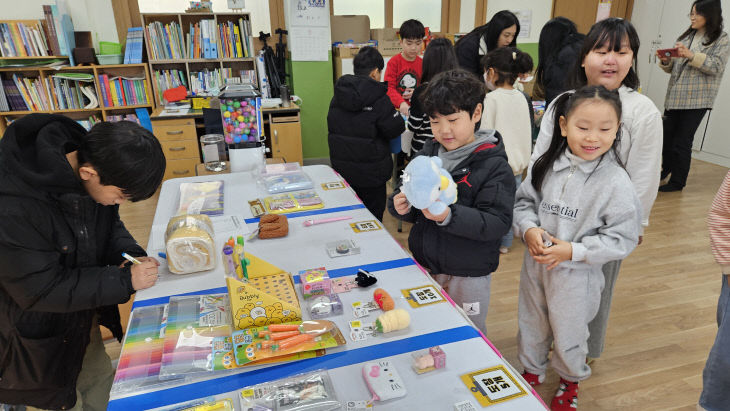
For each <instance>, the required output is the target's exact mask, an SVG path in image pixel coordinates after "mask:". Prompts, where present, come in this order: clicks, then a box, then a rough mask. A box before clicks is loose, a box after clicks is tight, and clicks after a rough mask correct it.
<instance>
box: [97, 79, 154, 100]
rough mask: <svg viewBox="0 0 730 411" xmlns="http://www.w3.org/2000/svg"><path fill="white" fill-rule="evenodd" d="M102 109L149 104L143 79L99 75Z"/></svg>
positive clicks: (145, 83)
mask: <svg viewBox="0 0 730 411" xmlns="http://www.w3.org/2000/svg"><path fill="white" fill-rule="evenodd" d="M99 86H100V87H101V96H102V98H103V99H104V107H121V106H136V105H140V104H149V100H148V99H147V93H148V90H147V82H146V81H145V79H144V77H111V78H110V77H109V76H108V75H107V74H101V75H99Z"/></svg>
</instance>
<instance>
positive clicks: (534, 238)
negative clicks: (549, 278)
mask: <svg viewBox="0 0 730 411" xmlns="http://www.w3.org/2000/svg"><path fill="white" fill-rule="evenodd" d="M543 231H545V230H543V229H542V228H539V227H532V228H531V229H529V230H527V232H525V244H527V251H529V252H530V255H531V256H533V257H537V256H541V255H542V254H543V252H544V251H545V246H544V245H543V243H542V233H543Z"/></svg>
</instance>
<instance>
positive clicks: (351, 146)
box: [327, 47, 405, 220]
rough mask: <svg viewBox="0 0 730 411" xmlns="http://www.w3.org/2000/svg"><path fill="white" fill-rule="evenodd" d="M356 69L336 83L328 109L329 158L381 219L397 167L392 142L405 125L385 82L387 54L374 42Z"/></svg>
mask: <svg viewBox="0 0 730 411" xmlns="http://www.w3.org/2000/svg"><path fill="white" fill-rule="evenodd" d="M353 65H354V69H355V75H351V74H346V75H344V76H342V77H340V79H339V80H337V83H336V84H335V95H334V97H332V101H331V102H330V109H329V113H327V128H328V130H329V148H330V161H331V163H332V167H333V168H334V169H335V171H337V172H338V173H340V175H342V177H344V178H345V180H347V182H348V183H349V184H350V186H351V187H352V188H353V189H354V190H355V193H356V194H357V195H358V197H360V199H361V200H362V202H363V203H364V204H365V206H366V207H367V208H368V210H370V212H371V213H373V215H374V216H375V217H376V218H377V219H378V220H382V219H383V213H384V212H385V198H386V192H385V184H386V182H387V181H388V179H390V176H391V173H392V172H393V160H392V158H391V153H390V145H389V142H390V140H391V139H394V138H396V137H398V136H400V134H401V133H402V132H403V131H404V130H405V121H404V120H403V118H402V117H401V116H400V114H399V113H398V112H397V111H396V110H395V109H394V108H393V104H391V102H390V99H389V98H388V96H387V95H386V91H387V87H386V85H385V84H383V83H381V82H380V76H381V73H382V71H383V67H384V65H385V64H384V62H383V56H381V55H380V53H379V52H378V50H377V49H375V48H373V47H365V48H363V49H362V50H360V52H359V53H357V55H356V56H355V59H354V60H353Z"/></svg>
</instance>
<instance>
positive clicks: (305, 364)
mask: <svg viewBox="0 0 730 411" xmlns="http://www.w3.org/2000/svg"><path fill="white" fill-rule="evenodd" d="M303 170H304V172H306V174H307V175H308V176H309V177H310V178H311V179H312V181H313V182H314V190H316V192H317V194H318V195H319V196H320V198H321V199H322V200H323V202H324V208H322V209H315V210H310V211H302V212H295V213H289V214H286V215H287V217H288V222H289V233H288V235H287V236H286V237H283V238H277V239H266V240H264V239H258V238H257V239H254V240H252V241H246V242H245V250H246V252H247V253H250V254H253V255H255V256H256V257H258V258H261V259H263V260H265V261H268V262H270V263H272V264H274V265H276V266H278V267H280V268H282V269H283V270H285V271H287V272H290V273H293V274H294V283H295V288H296V290H297V293H298V296H299V299H300V301H302V302H303V300H302V296H301V290H300V287H299V278H298V276H297V275H296V274H297V273H299V272H300V271H301V270H305V269H310V268H316V267H325V268H326V269H327V272H328V274H329V276H330V278H337V277H343V276H354V275H356V274H357V272H358V269H364V270H367V271H369V272H370V273H371V275H373V276H375V277H376V278H377V280H378V281H377V284H376V285H375V286H372V287H368V288H354V289H352V290H351V291H349V292H346V293H340V294H339V297H340V298H341V300H342V303H343V306H344V313H343V314H342V315H339V316H335V317H331V318H328V319H329V320H331V321H334V322H335V323H336V324H337V326H338V327H339V328H340V330H341V331H342V333H343V335H345V338H347V344H346V345H344V346H340V347H335V348H329V349H327V352H326V354H325V355H324V356H321V357H316V358H310V359H305V360H301V361H296V362H287V363H279V364H266V365H259V366H250V367H243V368H238V369H235V370H234V371H233V372H230V371H227V372H225V373H217V372H211V373H208V374H202V375H196V376H195V378H193V379H186V380H185V381H184V382H174V381H172V382H169V383H168V384H163V385H160V386H155V387H154V388H146V389H140V390H137V391H134V392H127V393H123V394H116V395H112V398H111V400H110V402H109V408H108V409H110V410H138V409H155V408H162V409H167V408H169V407H170V406H173V405H175V404H179V403H185V402H189V401H192V400H195V399H198V398H203V397H210V398H231V399H233V402H234V403H235V405H236V407H239V404H238V399H237V392H238V391H240V390H241V389H242V388H244V387H247V386H251V385H255V384H259V383H262V382H267V381H272V380H277V379H280V378H283V377H287V376H291V375H294V374H298V373H302V372H307V371H313V370H318V369H327V370H328V372H329V375H330V377H331V379H332V384H333V387H334V389H335V391H336V393H337V397H338V399H339V400H340V401H342V402H343V404H344V403H345V402H347V401H360V400H368V399H370V398H371V394H370V392H369V391H368V387H367V386H366V384H365V381H364V379H363V375H362V365H363V363H367V362H371V361H376V360H379V359H383V358H387V359H389V360H390V362H391V364H393V365H394V366H395V368H396V369H397V371H398V373H399V374H400V376H401V378H402V379H403V382H404V385H405V387H406V390H407V395H406V396H405V397H402V398H398V399H392V400H388V401H383V402H378V401H376V402H375V403H374V405H373V408H375V409H383V410H385V409H388V410H452V409H454V404H457V403H460V402H464V401H469V402H471V403H472V404H473V405H474V406H475V407H476V409H482V408H483V406H482V405H480V403H479V401H478V400H477V398H476V397H477V396H480V395H481V396H484V395H485V394H487V393H489V391H487V393H485V392H483V391H485V388H486V387H487V386H486V385H483V384H480V382H485V383H486V378H483V379H481V377H482V376H485V375H489V374H488V373H487V374H481V373H477V374H474V375H473V379H472V383H471V384H469V385H467V384H466V383H465V382H463V381H462V376H464V375H467V374H470V373H475V372H477V371H484V370H494V369H500V370H504V371H506V372H507V373H508V374H509V376H511V377H512V379H511V380H509V381H507V382H508V383H509V384H511V385H512V386H510V387H509V388H510V390H503V391H504V396H502V397H500V393H499V392H498V393H496V394H495V392H491V393H489V395H490V398H491V399H492V400H494V399H496V400H495V401H493V402H490V403H489V404H488V405H487V406H486V408H485V409H489V410H507V409H509V410H543V409H545V407H544V405H543V403H542V401H541V400H540V398H539V396H538V395H537V394H536V393H535V391H534V390H533V389H532V388H531V387H530V386H529V385H527V384H525V382H524V381H523V380H522V379H521V377H520V375H519V372H517V371H516V370H515V369H514V368H513V367H512V366H511V365H510V364H508V363H507V361H506V360H505V359H504V358H503V357H502V355H501V354H500V353H499V351H498V350H497V349H496V348H495V347H494V346H493V345H492V344H491V343H490V342H489V341H488V340H487V339H486V338H484V337H483V336H482V335H481V333H480V332H479V331H478V330H477V329H476V328H475V327H474V326H473V324H472V323H471V322H470V321H469V319H468V318H467V317H466V316H465V315H464V313H463V311H461V309H459V308H457V307H456V306H455V305H454V304H453V302H452V301H451V300H450V299H449V298H448V296H447V295H445V294H444V297H445V298H444V302H442V303H437V304H430V305H425V306H421V307H418V308H413V307H412V306H411V305H410V304H409V302H408V301H406V298H405V297H404V296H403V294H402V292H401V290H405V289H412V288H416V287H421V286H427V285H431V286H434V287H436V288H437V289H438V290H441V289H440V287H439V286H438V284H436V283H435V282H434V281H433V280H432V279H431V277H430V276H429V275H428V274H427V273H425V272H424V271H423V269H422V268H421V267H420V266H419V265H418V264H417V263H416V262H415V261H414V260H413V259H412V258H411V256H410V255H409V254H408V253H407V251H406V250H404V249H403V248H402V247H401V246H400V245H399V244H398V243H397V242H396V241H395V240H394V239H393V237H391V236H390V234H389V233H388V232H387V231H386V230H385V228H384V227H382V224H380V227H381V228H380V229H377V230H374V231H365V232H355V230H353V227H351V224H352V223H355V222H361V221H368V220H375V218H374V217H373V215H372V214H370V212H369V211H368V210H367V209H366V208H365V207H364V205H363V204H362V203H361V202H360V201H359V199H358V198H357V196H356V195H355V193H354V191H353V190H352V189H351V188H349V186H347V185H346V183H344V181H343V179H342V177H340V176H339V175H338V174H337V173H336V172H335V171H334V170H332V168H330V167H327V166H323V165H315V166H306V167H303ZM218 180H222V181H223V182H224V215H223V216H219V217H214V218H213V220H214V225H217V227H221V223H220V222H218V223H216V220H218V221H224V220H225V219H226V218H228V219H229V220H231V219H230V217H233V216H237V217H239V218H238V220H239V221H240V220H243V222H244V223H243V224H245V228H243V230H245V231H248V232H249V233H252V232H253V231H254V230H255V229H256V227H257V224H258V218H255V217H253V214H252V212H251V210H250V207H249V201H250V200H253V199H256V198H263V197H266V196H269V195H270V194H268V193H266V191H264V189H263V188H262V187H261V186H259V185H258V184H257V183H256V177H255V176H254V175H253V174H252V173H247V172H244V173H232V174H223V175H218V176H199V177H189V178H180V179H172V180H168V181H166V182H165V183H164V184H163V186H162V191H161V193H160V197H159V200H158V203H157V210H156V212H155V216H154V221H153V224H152V228H151V232H150V237H149V243H148V246H147V252H148V254H149V255H151V256H157V254H158V252H161V251H164V248H165V246H164V241H165V239H164V233H165V229H166V227H167V223H168V221H169V219H170V218H171V217H173V216H174V215H175V213H176V211H177V209H178V204H179V200H180V198H179V197H180V193H179V191H180V190H179V186H180V184H181V183H184V182H205V181H218ZM337 181H340V182H343V183H344V188H340V189H327V190H326V189H324V187H323V183H330V182H337ZM341 216H347V217H351V219H349V220H343V221H337V222H331V223H327V224H320V225H313V226H308V227H307V226H304V224H303V223H304V221H305V220H307V219H310V218H311V219H320V218H331V217H341ZM231 221H232V220H231ZM239 231H240V230H239ZM230 235H233V234H232V232H227V231H226V230H225V229H224V230H219V231H216V235H215V237H216V238H215V243H216V244H215V245H216V249H217V250H219V251H220V250H221V248H222V246H223V244H224V243H225V241H226V240H227V239H228V237H229V236H230ZM340 239H351V240H353V241H355V242H356V244H357V245H358V246H359V247H360V249H361V252H360V253H359V254H356V255H348V256H344V257H338V258H331V257H330V256H329V255H328V253H327V251H326V248H325V244H326V243H328V242H332V241H335V240H340ZM218 260H219V262H220V257H218ZM376 287H381V288H383V289H385V290H386V291H387V292H388V293H390V295H391V296H392V297H393V298H394V300H395V303H396V306H397V307H398V308H402V309H405V310H407V311H408V312H409V314H410V316H411V323H410V325H409V327H408V328H406V329H404V330H399V331H395V332H391V333H387V334H378V335H376V336H373V337H370V338H368V339H366V340H363V341H356V342H353V341H352V340H351V339H349V338H348V337H347V336H349V330H350V328H349V327H350V326H349V322H350V321H351V320H354V319H355V317H354V316H353V311H352V307H351V304H352V303H353V302H355V301H363V302H366V301H369V300H370V301H372V299H373V295H372V293H373V289H374V288H376ZM441 291H442V290H441ZM225 292H227V288H226V279H225V274H224V269H223V267H222V265H221V264H220V263H219V264H217V266H216V268H215V269H212V270H209V271H205V272H200V273H193V274H185V275H175V274H171V273H170V272H169V271H168V270H167V266H166V264H165V262H164V261H163V262H162V264H161V266H160V276H159V281H158V283H157V284H156V285H155V286H153V287H151V288H149V289H146V290H142V291H139V292H137V294H136V297H135V302H134V305H133V310H136V309H139V308H140V307H147V306H152V305H158V304H165V303H167V302H168V301H169V298H170V297H171V296H179V295H198V294H201V295H202V294H211V293H225ZM305 311H306V310H304V309H303V310H302V317H303V319H304V320H307V319H309V316H308V313H306V312H305ZM377 315H378V314H377V313H372V314H370V317H372V318H370V321H374V318H375V317H376V316H377ZM365 320H367V318H366V319H365ZM433 346H440V347H441V349H442V350H443V351H444V352H445V353H446V367H445V368H442V369H438V370H435V371H432V372H429V373H425V374H417V373H415V372H414V371H413V370H412V369H411V364H412V362H413V357H412V353H413V352H419V351H423V350H428V348H429V347H433ZM122 354H123V353H122ZM488 382H489V383H491V382H492V381H491V380H490V381H488ZM478 385H479V386H478ZM497 390H499V387H498V386H497ZM113 392H114V390H113ZM500 398H501V399H500ZM237 409H238V408H237ZM343 409H345V408H344V407H343Z"/></svg>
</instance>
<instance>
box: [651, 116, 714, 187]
mask: <svg viewBox="0 0 730 411" xmlns="http://www.w3.org/2000/svg"><path fill="white" fill-rule="evenodd" d="M706 111H707V109H706V108H699V109H693V110H665V111H664V147H663V148H662V175H666V174H667V173H670V174H671V175H672V177H671V178H670V179H669V184H671V185H673V186H675V187H679V188H684V186H685V185H686V184H687V175H689V164H690V161H691V160H692V141H693V140H694V138H695V132H696V131H697V128H698V127H699V126H700V123H701V122H702V118H703V117H704V116H705V112H706Z"/></svg>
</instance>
